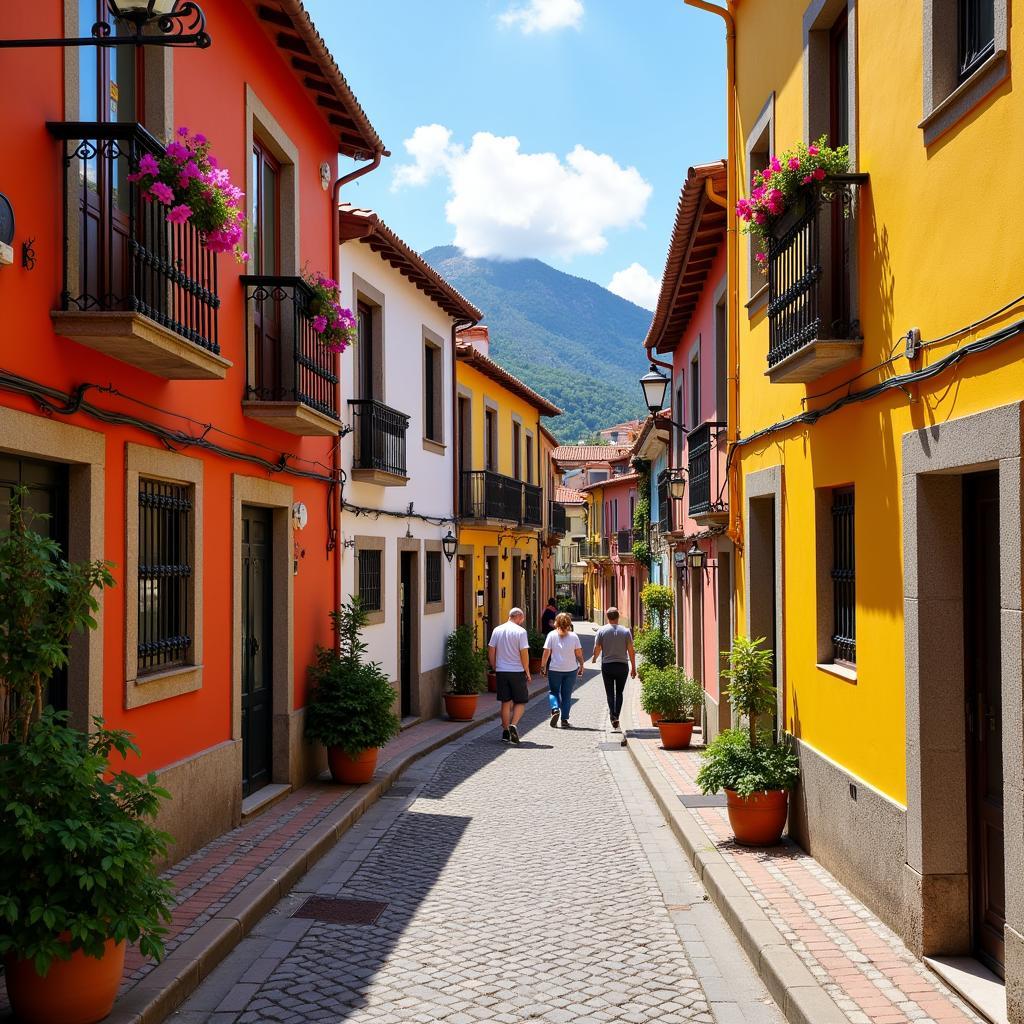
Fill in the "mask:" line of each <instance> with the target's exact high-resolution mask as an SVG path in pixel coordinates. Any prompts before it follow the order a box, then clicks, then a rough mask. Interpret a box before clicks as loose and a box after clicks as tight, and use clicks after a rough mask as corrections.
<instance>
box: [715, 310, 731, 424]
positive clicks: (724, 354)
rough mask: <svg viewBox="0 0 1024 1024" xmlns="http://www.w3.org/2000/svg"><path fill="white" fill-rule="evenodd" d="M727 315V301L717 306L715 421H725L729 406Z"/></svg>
mask: <svg viewBox="0 0 1024 1024" xmlns="http://www.w3.org/2000/svg"><path fill="white" fill-rule="evenodd" d="M727 323H728V321H727V314H726V307H725V299H724V298H722V299H721V300H719V301H718V302H717V303H716V305H715V408H716V410H717V415H716V416H715V419H717V420H724V419H725V413H726V409H727V408H728V405H729V394H728V382H729V367H728V366H726V363H727V362H728V361H729V359H728V351H729V338H728V334H727V331H726V327H727Z"/></svg>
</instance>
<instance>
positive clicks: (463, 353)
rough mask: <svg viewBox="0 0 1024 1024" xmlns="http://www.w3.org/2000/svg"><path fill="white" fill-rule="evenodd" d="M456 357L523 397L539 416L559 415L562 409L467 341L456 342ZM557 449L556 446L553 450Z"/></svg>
mask: <svg viewBox="0 0 1024 1024" xmlns="http://www.w3.org/2000/svg"><path fill="white" fill-rule="evenodd" d="M455 354H456V357H457V358H458V359H459V360H461V361H462V362H464V363H465V364H466V365H467V366H472V367H473V369H474V370H479V371H480V372H481V373H482V374H484V375H485V376H487V377H490V378H491V380H493V381H495V382H496V383H498V384H500V385H501V386H502V387H503V388H507V389H508V390H509V391H511V392H512V393H513V394H515V395H518V396H519V397H520V398H525V399H526V401H527V402H529V403H530V404H531V405H532V406H533V407H534V408H535V409H536V410H537V411H538V412H539V413H540V414H541V416H561V415H562V410H561V409H559V408H558V406H557V405H554V404H553V403H552V402H549V401H548V400H547V399H546V398H545V397H544V396H543V395H539V394H537V392H536V391H534V390H533V388H531V387H530V386H529V385H528V384H524V383H523V382H522V381H521V380H520V379H519V378H518V377H516V376H514V375H513V374H511V373H509V372H508V370H506V369H505V367H504V366H499V365H498V364H497V363H496V362H495V361H494V360H493V359H491V357H490V356H485V355H484V354H483V353H482V352H480V351H479V350H478V349H475V348H473V346H472V345H470V344H467V343H456V345H455ZM557 450H558V449H557V448H556V449H555V451H557Z"/></svg>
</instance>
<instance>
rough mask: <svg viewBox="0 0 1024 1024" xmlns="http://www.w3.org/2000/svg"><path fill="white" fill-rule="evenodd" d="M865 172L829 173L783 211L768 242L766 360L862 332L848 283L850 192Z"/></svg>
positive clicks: (852, 230)
mask: <svg viewBox="0 0 1024 1024" xmlns="http://www.w3.org/2000/svg"><path fill="white" fill-rule="evenodd" d="M867 179H868V176H867V175H866V174H842V175H834V176H833V177H830V178H827V179H826V180H825V181H824V182H822V183H821V185H820V186H818V187H817V188H815V189H813V190H810V191H808V192H807V193H806V194H805V195H804V196H803V197H802V198H801V199H800V200H798V201H797V202H796V203H794V205H793V206H792V207H791V208H790V209H789V210H787V211H786V213H784V214H783V215H782V216H781V217H780V218H779V220H778V222H777V223H776V225H775V226H774V228H773V232H772V237H771V238H770V239H769V241H768V321H769V325H770V326H769V341H768V365H769V366H770V367H771V366H775V365H777V364H778V363H780V362H782V360H784V359H786V358H787V357H789V356H791V355H793V354H794V353H795V352H797V351H799V350H800V349H801V348H803V347H804V346H805V345H808V344H810V343H811V342H813V341H817V340H831V341H838V340H847V341H849V340H852V339H855V338H858V337H860V325H859V323H858V322H857V315H856V309H855V301H854V300H855V296H854V295H853V290H852V288H851V270H852V255H853V246H854V244H855V240H856V218H855V216H854V213H855V210H854V202H853V200H854V193H855V190H856V188H857V187H858V186H860V185H862V184H863V183H864V182H866V181H867Z"/></svg>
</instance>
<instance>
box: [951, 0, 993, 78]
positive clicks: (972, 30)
mask: <svg viewBox="0 0 1024 1024" xmlns="http://www.w3.org/2000/svg"><path fill="white" fill-rule="evenodd" d="M995 50H996V14H995V0H957V55H956V56H957V74H958V78H959V81H961V82H963V81H966V80H967V79H968V78H970V77H971V75H973V74H974V72H975V71H977V70H978V68H979V67H981V65H982V64H984V63H985V61H986V60H988V58H989V57H991V56H992V54H993V53H995Z"/></svg>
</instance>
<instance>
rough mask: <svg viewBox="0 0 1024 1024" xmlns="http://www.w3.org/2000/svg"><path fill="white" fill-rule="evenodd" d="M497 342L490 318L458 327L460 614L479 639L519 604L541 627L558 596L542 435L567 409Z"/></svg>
mask: <svg viewBox="0 0 1024 1024" xmlns="http://www.w3.org/2000/svg"><path fill="white" fill-rule="evenodd" d="M488 349H489V339H488V334H487V328H486V327H484V326H479V327H471V328H468V329H466V330H464V331H461V332H460V333H459V342H458V344H457V346H456V403H457V405H456V421H457V434H458V438H459V441H458V444H459V450H458V460H457V461H458V469H457V475H458V484H457V486H458V491H459V494H458V498H459V537H458V540H459V547H458V576H457V580H458V614H459V622H460V623H462V622H466V623H469V624H470V625H471V626H472V627H473V629H474V631H475V634H476V637H477V642H478V643H479V644H480V645H483V644H485V643H486V641H487V638H488V637H489V636H490V631H491V630H492V629H493V628H494V627H495V626H498V625H500V624H501V623H502V622H504V621H505V619H506V618H508V613H509V611H510V610H511V609H512V608H513V607H520V608H522V609H523V610H524V611H525V612H526V616H527V624H528V625H529V626H531V627H532V628H533V629H539V628H540V622H539V619H540V613H541V611H542V609H543V603H544V602H545V601H546V600H547V598H548V597H550V596H551V595H550V594H546V593H541V588H542V585H544V584H545V582H546V580H545V576H544V572H543V567H544V565H545V556H544V542H545V540H546V539H547V536H548V529H549V524H548V517H549V515H550V506H549V504H548V501H547V494H546V488H545V482H546V481H547V479H548V474H549V471H550V470H549V467H550V455H549V454H546V453H549V451H550V443H549V442H547V441H545V440H544V438H543V436H542V428H541V416H558V415H560V414H561V410H560V409H558V408H557V407H556V406H555V405H553V404H552V403H551V402H549V401H548V400H547V399H545V398H544V397H542V396H541V395H539V394H537V393H536V392H535V391H533V390H532V389H531V388H529V387H527V386H526V385H525V384H523V383H522V382H521V381H520V380H518V378H516V377H514V376H513V375H512V374H510V373H509V372H508V371H507V370H505V369H503V368H502V367H501V366H499V365H498V364H497V363H496V362H494V360H492V359H491V358H490V355H489V354H488Z"/></svg>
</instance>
